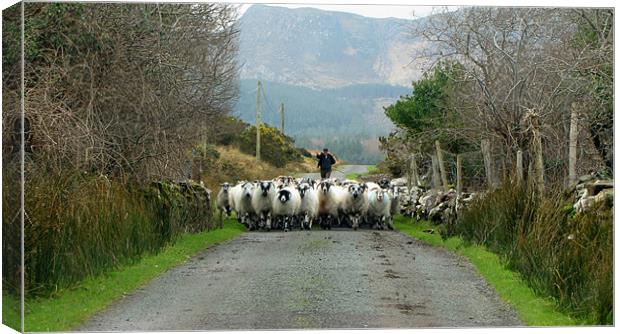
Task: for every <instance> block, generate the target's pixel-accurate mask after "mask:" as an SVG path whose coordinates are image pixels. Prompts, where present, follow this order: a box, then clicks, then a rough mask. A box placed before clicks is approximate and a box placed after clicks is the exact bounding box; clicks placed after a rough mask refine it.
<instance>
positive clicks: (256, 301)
mask: <svg viewBox="0 0 620 334" xmlns="http://www.w3.org/2000/svg"><path fill="white" fill-rule="evenodd" d="M519 325H522V323H521V322H520V320H519V319H518V318H517V316H516V314H515V312H514V311H513V310H512V309H511V308H510V307H509V306H507V305H506V304H505V303H504V302H502V301H501V300H500V299H499V298H498V296H497V295H496V293H495V292H494V291H493V289H492V288H490V287H489V286H488V284H487V283H486V281H484V280H483V279H482V278H480V277H479V276H478V274H477V273H476V272H475V269H474V268H473V267H472V265H471V264H470V263H468V262H467V261H466V260H465V259H464V258H461V257H459V256H457V255H454V254H452V253H450V252H447V251H445V250H443V249H440V248H435V247H431V246H427V245H424V244H422V243H421V242H418V241H417V240H415V239H413V238H410V237H408V236H406V235H404V234H401V233H399V232H396V231H372V230H358V231H351V230H331V231H321V230H313V231H298V230H295V231H291V232H276V231H272V232H268V233H267V232H248V233H245V234H243V235H242V236H240V237H238V238H237V239H234V240H231V241H228V242H225V243H222V244H220V245H217V246H214V247H212V248H210V249H207V250H205V251H203V252H201V253H200V254H198V255H197V256H195V257H194V258H192V259H191V260H189V261H188V262H186V263H185V264H183V265H181V266H178V267H176V268H173V269H171V270H169V271H168V272H166V273H164V274H162V275H161V276H159V277H157V278H155V279H154V280H153V281H151V282H150V283H149V284H147V285H146V286H144V287H143V288H141V289H138V290H137V291H135V292H134V293H132V294H129V295H127V296H125V297H124V298H122V299H121V300H119V301H118V302H116V303H114V304H113V305H112V306H111V307H109V308H108V309H107V310H105V311H104V312H102V313H100V314H97V315H95V316H94V317H92V318H91V319H90V320H89V321H87V323H85V324H84V325H83V326H82V327H81V328H78V329H77V330H80V331H138V330H139V331H155V330H232V329H298V328H306V329H318V328H340V329H344V328H419V327H456V326H459V327H464V326H476V327H480V326H519Z"/></svg>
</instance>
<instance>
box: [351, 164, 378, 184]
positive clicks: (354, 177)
mask: <svg viewBox="0 0 620 334" xmlns="http://www.w3.org/2000/svg"><path fill="white" fill-rule="evenodd" d="M375 171H377V166H374V165H372V166H368V172H366V173H349V174H347V175H345V178H346V179H349V180H358V181H359V177H360V176H364V175H368V174H371V173H373V172H375Z"/></svg>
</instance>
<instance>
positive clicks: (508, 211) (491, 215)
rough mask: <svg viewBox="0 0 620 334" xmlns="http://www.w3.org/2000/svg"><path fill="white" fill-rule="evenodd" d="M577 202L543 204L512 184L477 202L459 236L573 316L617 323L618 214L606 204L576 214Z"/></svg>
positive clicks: (563, 196)
mask: <svg viewBox="0 0 620 334" xmlns="http://www.w3.org/2000/svg"><path fill="white" fill-rule="evenodd" d="M572 197H573V196H572V195H570V194H567V193H562V192H561V191H556V192H550V193H549V194H548V195H547V196H545V197H543V198H537V197H535V196H531V195H530V194H529V192H528V191H527V189H526V188H525V187H518V186H516V185H514V184H511V183H510V182H506V183H504V185H503V186H502V187H500V188H498V189H496V190H495V191H493V192H491V193H489V194H488V195H486V196H485V197H483V198H480V199H478V200H476V201H475V202H474V203H472V205H471V206H470V207H469V209H468V210H466V211H464V212H463V213H462V214H461V215H460V216H459V218H458V222H457V224H456V228H455V231H456V234H459V235H461V236H462V237H463V238H464V239H465V240H467V241H470V242H475V243H479V244H484V245H485V246H487V247H488V248H489V249H490V250H492V251H495V252H497V253H499V254H500V255H501V256H502V257H503V259H504V260H506V262H507V265H508V266H509V267H510V268H511V269H513V270H516V271H518V272H520V273H521V275H522V276H523V277H524V278H525V279H526V280H527V281H528V283H529V284H530V286H531V287H532V288H533V289H534V290H535V291H536V292H538V293H540V294H543V295H549V296H552V297H554V298H555V299H556V300H557V302H558V304H559V306H560V307H561V308H562V309H564V310H565V311H567V312H568V313H570V314H571V315H573V316H575V317H578V318H582V319H586V320H587V321H588V322H591V323H598V324H611V323H612V322H613V214H612V210H611V208H610V207H608V206H607V204H606V203H601V204H600V206H599V207H597V208H594V209H593V210H590V211H588V212H586V213H583V214H577V215H574V213H573V212H572V206H571V204H572V200H573V198H572Z"/></svg>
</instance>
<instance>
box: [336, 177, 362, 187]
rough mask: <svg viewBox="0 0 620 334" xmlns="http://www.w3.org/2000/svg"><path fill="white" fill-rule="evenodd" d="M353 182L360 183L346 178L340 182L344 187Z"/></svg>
mask: <svg viewBox="0 0 620 334" xmlns="http://www.w3.org/2000/svg"><path fill="white" fill-rule="evenodd" d="M351 184H359V182H358V181H356V180H350V179H346V180H344V181H342V182H340V185H341V186H343V187H347V186H349V185H351Z"/></svg>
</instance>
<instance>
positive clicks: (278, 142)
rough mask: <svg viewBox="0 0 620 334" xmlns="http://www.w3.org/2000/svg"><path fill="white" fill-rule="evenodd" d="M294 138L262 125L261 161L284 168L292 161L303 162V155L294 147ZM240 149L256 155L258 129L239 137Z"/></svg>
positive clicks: (251, 128) (252, 128)
mask: <svg viewBox="0 0 620 334" xmlns="http://www.w3.org/2000/svg"><path fill="white" fill-rule="evenodd" d="M294 144H295V141H294V140H293V138H291V137H288V136H286V135H284V134H282V132H280V131H279V130H278V129H276V128H273V127H270V126H268V125H265V124H261V159H263V160H264V161H266V162H269V163H270V164H272V165H273V166H276V167H284V166H285V165H286V164H287V163H289V162H292V161H301V160H303V157H302V154H301V153H300V152H299V150H298V149H297V148H295V146H294ZM239 149H240V150H241V151H242V152H244V153H246V154H251V155H255V154H256V127H255V126H251V127H249V128H247V129H246V130H245V131H244V132H243V133H242V134H241V136H240V137H239Z"/></svg>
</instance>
